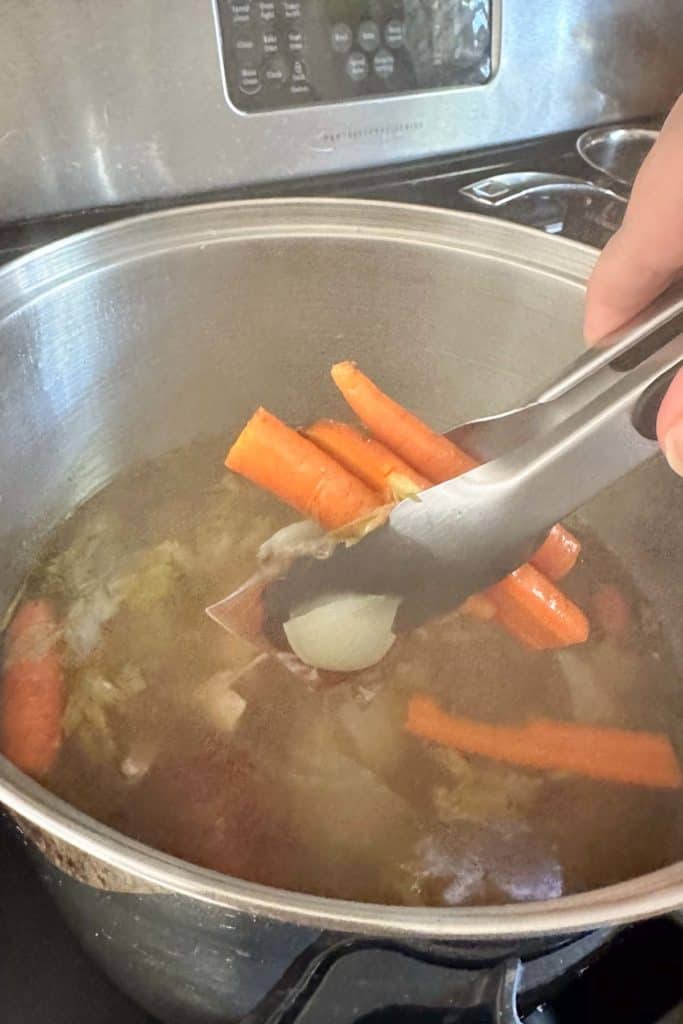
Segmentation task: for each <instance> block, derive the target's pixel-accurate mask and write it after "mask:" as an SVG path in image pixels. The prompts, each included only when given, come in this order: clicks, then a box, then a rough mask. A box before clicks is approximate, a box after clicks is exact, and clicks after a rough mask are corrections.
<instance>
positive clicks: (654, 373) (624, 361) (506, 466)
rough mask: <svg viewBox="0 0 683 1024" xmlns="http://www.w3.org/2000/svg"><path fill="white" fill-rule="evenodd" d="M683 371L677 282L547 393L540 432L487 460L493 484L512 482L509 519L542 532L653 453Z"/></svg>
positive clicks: (682, 308) (682, 300)
mask: <svg viewBox="0 0 683 1024" xmlns="http://www.w3.org/2000/svg"><path fill="white" fill-rule="evenodd" d="M682 366H683V285H678V286H676V287H675V288H673V289H671V290H670V291H669V292H668V293H667V294H666V295H665V296H662V298H661V299H658V300H657V302H656V303H655V304H654V305H653V306H651V307H650V308H649V309H648V310H646V311H645V312H644V313H643V314H641V315H640V316H639V317H638V318H637V319H636V320H634V321H632V322H631V323H630V324H629V325H628V326H627V327H626V328H624V329H623V330H621V331H619V332H616V333H615V335H613V336H612V338H611V339H610V344H609V345H608V346H605V347H604V348H602V349H600V350H599V351H598V352H597V353H595V352H591V353H588V355H587V356H586V357H582V358H581V359H580V360H578V361H577V363H575V364H574V365H573V366H572V367H571V369H570V371H569V373H567V374H565V375H563V377H562V378H560V379H558V381H557V382H556V383H555V384H553V385H552V386H551V387H550V388H549V389H548V390H547V391H546V392H544V393H543V395H542V396H541V397H540V399H539V410H538V419H537V422H536V424H535V427H536V433H535V435H534V436H533V437H532V438H531V439H530V440H529V441H527V442H526V443H524V444H522V445H520V446H519V447H518V448H516V449H515V450H514V451H512V452H510V453H509V454H508V455H506V456H504V457H502V458H500V459H497V460H495V461H493V462H491V463H489V467H490V473H491V476H492V479H493V478H495V477H496V476H498V479H499V480H500V479H501V474H502V477H504V478H505V480H506V481H507V482H509V487H508V488H506V490H507V492H508V493H507V500H508V501H509V502H510V503H511V504H510V505H509V506H508V511H509V513H510V515H511V516H512V515H515V514H520V515H524V516H526V517H527V519H528V521H529V522H533V521H534V517H535V516H536V517H537V518H538V520H539V522H538V526H539V530H540V529H543V527H544V526H545V524H546V523H547V522H552V521H555V520H556V519H560V518H561V517H562V516H564V515H567V514H568V513H569V512H571V511H572V510H573V509H576V508H578V507H580V506H581V505H582V504H584V503H585V502H587V501H589V500H590V499H591V498H592V497H593V496H594V495H595V494H597V493H598V492H599V491H601V490H603V489H604V488H605V487H607V486H609V485H610V484H612V483H614V482H615V481H616V480H618V479H619V478H620V477H622V476H624V475H626V473H628V472H630V471H631V470H632V469H635V468H636V467H637V466H638V465H640V464H641V463H642V462H644V461H645V460H647V459H649V458H650V457H651V456H652V455H654V454H655V453H656V451H657V442H656V434H655V423H656V417H657V412H658V410H659V406H660V404H661V401H662V399H663V397H664V394H665V393H666V390H667V388H668V386H669V384H670V383H671V381H672V379H673V377H674V376H675V374H676V372H677V371H678V370H679V369H680V368H681V367H682ZM486 468H488V467H485V469H486ZM568 482H569V483H568ZM568 489H569V491H570V493H571V506H572V507H571V508H569V507H568V504H567V492H568ZM535 499H538V502H539V503H541V505H542V507H540V508H539V509H538V511H535V510H534V505H535Z"/></svg>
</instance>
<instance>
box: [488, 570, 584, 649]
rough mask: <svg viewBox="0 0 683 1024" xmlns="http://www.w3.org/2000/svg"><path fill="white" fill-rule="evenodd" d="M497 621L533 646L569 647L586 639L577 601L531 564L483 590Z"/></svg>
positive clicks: (543, 647)
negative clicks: (493, 608)
mask: <svg viewBox="0 0 683 1024" xmlns="http://www.w3.org/2000/svg"><path fill="white" fill-rule="evenodd" d="M486 596H487V597H489V598H490V599H491V600H492V601H493V603H494V604H495V606H496V610H497V612H498V621H499V622H500V623H501V624H502V625H503V626H505V628H506V629H507V630H509V632H510V633H512V634H513V636H516V637H517V638H518V639H520V640H521V641H522V642H523V643H525V644H526V645H527V647H531V648H533V649H534V650H538V651H542V650H549V649H552V648H554V647H569V646H570V645H571V644H582V643H584V641H586V640H587V639H588V634H589V632H590V626H589V623H588V619H587V618H586V616H585V615H584V614H583V612H582V611H581V609H580V608H579V607H578V605H576V604H574V602H573V601H570V599H569V598H568V597H567V596H566V595H565V594H563V593H562V591H561V590H559V589H558V588H557V587H556V586H555V584H554V583H551V581H550V580H549V579H547V577H545V576H544V575H543V573H540V572H539V571H538V569H536V568H535V567H534V566H533V565H521V566H520V567H519V569H516V570H515V572H513V573H511V574H510V575H509V576H506V577H505V579H503V580H501V581H500V583H496V584H494V586H492V587H489V589H488V590H487V591H486Z"/></svg>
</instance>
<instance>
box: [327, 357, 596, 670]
mask: <svg viewBox="0 0 683 1024" xmlns="http://www.w3.org/2000/svg"><path fill="white" fill-rule="evenodd" d="M332 379H333V380H334V382H335V384H336V385H337V387H338V388H339V390H340V391H341V393H342V395H343V396H344V398H345V399H346V401H347V402H348V403H349V405H350V406H351V408H352V409H353V411H354V412H355V413H356V415H357V416H358V417H359V418H360V419H361V420H362V421H363V423H364V424H365V426H366V427H367V428H368V429H369V430H370V432H371V433H372V434H374V435H375V437H378V438H379V439H380V441H382V442H383V443H384V444H386V445H388V446H389V447H390V448H392V449H393V450H395V451H397V452H398V453H399V454H400V456H401V457H402V458H403V459H405V461H406V462H408V463H409V464H411V465H413V466H415V468H416V469H417V470H418V471H419V472H420V473H422V474H424V475H425V476H426V477H427V478H428V479H430V480H431V481H432V482H433V483H440V482H441V481H442V480H446V479H450V478H451V477H454V476H458V475H459V474H461V473H465V472H467V471H468V470H469V469H473V468H474V467H475V466H476V465H478V463H477V462H476V461H475V460H474V459H473V458H471V457H470V456H469V455H467V454H466V453H465V452H463V451H462V450H461V449H460V448H458V447H457V446H456V445H454V444H453V443H452V442H451V441H449V440H448V438H445V437H443V436H442V435H441V434H435V433H434V431H432V430H431V429H430V428H429V427H427V426H426V424H424V423H422V421H421V420H419V419H418V418H417V417H416V416H414V415H413V414H412V413H410V412H408V411H407V410H406V409H403V407H402V406H400V405H399V404H398V403H397V402H395V401H394V400H393V399H392V398H389V396H388V395H385V394H384V392H383V391H381V390H380V389H379V388H378V387H377V386H376V385H375V384H374V383H373V382H372V381H371V380H370V379H369V378H368V377H366V376H365V374H364V373H362V372H361V370H359V369H358V367H357V366H356V364H355V363H351V362H345V363H337V364H336V366H333V367H332ZM580 550H581V545H580V543H579V541H578V540H577V538H576V537H574V536H573V535H572V534H570V533H569V532H568V531H566V530H565V529H564V527H562V526H556V527H554V528H553V530H552V531H551V533H550V535H549V536H548V538H547V539H546V541H545V543H544V544H543V545H542V546H541V548H539V550H538V551H537V552H536V555H535V556H534V558H533V559H532V563H533V565H537V559H539V560H540V563H541V565H542V566H544V567H545V568H548V569H550V575H551V576H552V577H553V578H554V579H560V578H561V577H562V576H564V575H565V574H566V573H567V572H568V571H569V569H570V568H571V567H572V566H573V564H574V563H575V562H576V559H577V558H578V555H579V551H580ZM539 568H540V567H539ZM531 569H532V566H529V565H527V566H523V567H522V569H521V570H519V571H518V572H517V573H516V574H514V575H513V576H510V577H508V578H507V580H504V581H502V582H501V583H500V584H497V587H498V588H499V589H496V588H492V589H491V590H489V591H488V592H487V594H488V596H490V597H491V598H492V599H494V598H495V604H496V607H497V609H498V617H499V619H500V621H501V622H502V624H503V625H504V626H505V628H506V629H507V630H508V631H509V632H510V633H512V635H513V636H516V637H518V639H520V640H521V641H522V642H523V643H525V644H527V646H529V647H533V648H535V649H537V650H543V649H547V648H552V647H564V646H567V645H569V644H575V643H582V642H583V641H584V640H586V639H587V638H588V632H589V627H588V621H587V619H586V617H585V616H584V614H583V612H582V611H581V610H580V609H579V608H578V607H577V606H576V605H575V604H574V603H573V602H571V601H570V600H569V598H567V597H565V596H564V595H563V594H562V593H561V592H560V591H559V590H558V589H557V588H556V587H554V586H553V585H552V583H551V582H550V580H548V579H546V578H544V577H543V576H541V575H540V574H539V573H538V572H532V571H531ZM527 570H529V571H527ZM465 611H468V609H467V608H465ZM472 611H473V612H474V614H476V613H477V611H482V612H483V606H481V607H477V608H475V609H472Z"/></svg>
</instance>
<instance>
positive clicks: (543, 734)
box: [405, 695, 683, 789]
mask: <svg viewBox="0 0 683 1024" xmlns="http://www.w3.org/2000/svg"><path fill="white" fill-rule="evenodd" d="M405 727H406V729H407V730H408V732H410V733H412V734H413V735H414V736H419V737H421V738H422V739H425V740H429V741H431V742H432V743H438V744H440V745H442V746H445V747H452V748H453V749H454V750H458V751H461V752H462V753H465V754H476V755H479V756H481V757H488V758H492V759H493V760H496V761H504V762H507V763H508V764H515V765H523V766H525V767H527V768H537V769H541V770H545V771H559V772H570V773H572V774H574V775H583V776H586V777H588V778H592V779H602V780H605V781H610V782H622V783H630V784H632V785H636V786H652V787H658V788H661V789H680V788H681V787H682V786H683V774H682V773H681V768H680V765H679V763H678V758H677V757H676V753H675V751H674V749H673V747H672V745H671V742H670V740H669V738H668V737H667V736H665V735H663V734H662V733H652V732H641V731H632V730H628V729H612V728H603V727H598V726H592V725H580V724H578V723H576V722H555V721H552V720H550V719H545V718H534V719H531V720H530V721H529V722H527V723H526V724H525V725H521V726H511V725H492V724H490V723H488V722H479V721H477V720H476V719H471V718H460V717H457V716H455V715H449V714H448V713H447V712H445V711H444V710H443V709H442V708H440V707H439V705H438V704H437V703H436V702H435V701H434V700H432V698H431V697H427V696H424V695H416V696H414V697H412V698H411V700H410V702H409V704H408V714H407V718H406V723H405Z"/></svg>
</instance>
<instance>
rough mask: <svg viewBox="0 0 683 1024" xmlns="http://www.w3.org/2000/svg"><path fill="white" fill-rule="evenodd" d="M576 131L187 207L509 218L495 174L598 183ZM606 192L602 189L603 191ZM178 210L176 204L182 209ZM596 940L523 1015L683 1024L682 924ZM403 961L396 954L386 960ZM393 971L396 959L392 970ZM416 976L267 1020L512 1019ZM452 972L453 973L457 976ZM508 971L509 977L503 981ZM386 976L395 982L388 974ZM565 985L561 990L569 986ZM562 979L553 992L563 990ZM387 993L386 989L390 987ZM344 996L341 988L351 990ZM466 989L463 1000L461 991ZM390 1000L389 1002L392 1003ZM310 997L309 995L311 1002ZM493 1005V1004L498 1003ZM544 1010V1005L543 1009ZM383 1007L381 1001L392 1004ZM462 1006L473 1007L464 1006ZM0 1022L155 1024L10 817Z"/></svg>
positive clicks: (529, 216)
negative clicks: (80, 930) (423, 208)
mask: <svg viewBox="0 0 683 1024" xmlns="http://www.w3.org/2000/svg"><path fill="white" fill-rule="evenodd" d="M576 138H577V134H576V133H570V134H566V135H561V136H554V137H552V138H547V139H544V140H540V141H535V142H532V143H526V144H521V145H515V146H507V147H503V148H500V149H496V150H486V151H478V152H475V153H469V154H465V155H461V156H459V157H453V158H451V159H440V160H438V161H427V162H421V163H416V164H412V165H406V166H403V167H400V168H396V167H391V168H388V169H375V170H372V171H368V172H366V173H356V174H353V175H339V176H335V177H326V178H323V179H307V180H305V181H291V182H289V183H286V184H285V185H282V184H280V185H278V186H277V188H275V187H273V188H268V187H259V188H258V189H255V188H254V189H240V190H235V191H231V192H229V193H221V194H220V195H215V194H213V195H206V196H192V197H188V198H187V200H186V201H187V202H188V203H190V202H198V201H205V200H216V199H246V198H259V197H266V196H275V195H277V196H296V195H326V196H349V197H356V198H369V199H378V200H388V201H394V202H407V203H419V204H426V205H431V206H440V207H445V208H448V209H459V210H471V211H473V212H484V213H487V214H488V215H498V216H500V212H499V211H497V210H496V209H495V208H489V209H486V208H480V207H479V206H478V205H477V204H476V203H473V202H472V201H471V200H469V199H468V198H467V196H466V195H464V194H463V193H462V191H461V190H462V189H463V188H464V187H465V186H467V185H471V184H473V183H475V182H478V181H481V180H482V179H486V178H489V177H490V176H492V175H498V174H501V173H509V172H521V171H534V172H539V173H542V174H545V175H547V174H553V175H563V176H571V177H580V178H585V177H586V176H587V175H586V165H585V164H584V163H583V162H582V161H581V159H580V157H579V156H578V155H577V153H576V148H575V144H576ZM598 184H599V182H598ZM163 205H164V204H162V203H160V202H156V203H155V202H148V203H145V204H144V205H137V206H130V207H118V208H115V209H111V208H110V209H101V210H87V211H82V212H80V213H77V214H70V215H68V216H62V217H54V218H49V219H46V220H42V221H31V222H25V223H22V224H14V225H8V226H5V227H4V228H3V227H2V226H0V263H2V262H7V261H8V260H10V259H12V258H14V257H16V256H19V255H22V254H24V253H26V252H29V251H30V250H31V249H33V248H35V247H36V246H39V245H43V244H46V243H48V242H52V241H55V240H57V239H59V238H62V237H65V236H66V235H69V234H72V233H73V232H75V231H79V230H83V229H86V228H90V227H96V226H99V225H101V224H105V223H108V222H111V221H113V220H116V219H119V218H121V217H124V216H131V215H133V214H136V213H142V212H150V211H152V210H156V209H161V208H163ZM176 205H177V204H176ZM504 213H505V216H506V218H509V219H511V220H515V221H517V222H518V223H522V224H527V225H529V226H532V227H535V228H538V229H539V230H543V231H547V232H551V233H555V234H560V235H563V236H564V237H569V238H574V239H576V240H578V241H582V242H585V243H587V244H590V245H594V246H602V245H604V244H605V242H606V241H607V239H608V238H609V237H610V235H611V234H612V233H613V232H614V231H615V230H616V228H617V227H618V225H619V223H620V218H621V215H622V213H623V204H622V203H619V202H614V201H612V200H611V199H610V198H609V197H608V196H605V195H604V194H602V195H601V194H598V193H595V194H589V195H586V194H584V193H579V194H576V193H571V192H570V193H563V192H557V191H555V190H553V189H550V188H549V189H547V190H544V189H543V188H541V189H540V190H536V191H535V192H534V193H532V194H530V195H526V196H523V197H521V198H519V199H516V200H514V201H513V202H510V203H508V204H506V206H505V207H504ZM608 938H609V941H605V939H606V937H605V936H599V935H597V934H596V935H594V936H586V937H583V938H581V939H580V940H577V942H576V943H570V944H569V945H568V946H565V947H563V948H562V949H561V950H559V951H557V952H555V953H553V954H551V955H550V956H548V957H543V958H539V959H538V960H537V961H533V962H531V963H530V964H529V965H527V966H525V967H524V968H522V972H521V975H520V977H519V979H518V982H519V988H518V995H519V998H518V1009H519V1012H520V1013H521V1014H526V1015H525V1016H524V1020H525V1021H527V1022H528V1024H593V1022H595V1024H598V1022H599V1024H612V1022H615V1024H616V1022H619V1024H675V1022H680V1024H683V972H681V964H682V963H683V927H681V925H680V923H679V922H678V921H677V920H674V919H673V918H665V919H658V920H653V921H648V922H645V923H642V924H638V925H634V926H632V927H630V928H627V929H625V930H624V931H622V932H621V933H619V934H618V935H616V936H615V937H611V936H610V937H608ZM375 955H379V956H383V955H384V956H386V957H391V956H394V957H395V956H396V952H395V951H394V952H391V951H384V953H382V952H380V953H379V954H378V953H375ZM387 967H388V961H387ZM405 969H406V970H408V972H409V973H410V972H413V973H414V974H415V986H416V988H415V991H416V992H420V991H423V992H424V999H423V1000H420V1004H421V1005H419V1006H418V1007H416V1006H415V1005H411V1006H401V1007H398V1006H394V1007H391V1008H390V1009H383V1010H373V1009H372V1008H371V1007H368V1008H366V1009H365V1010H364V1009H362V1007H360V1006H359V1007H358V1008H357V1010H354V1015H353V1017H348V1016H343V1015H342V1014H341V1010H340V998H339V997H340V992H343V985H344V981H343V978H344V965H343V961H340V960H336V961H335V962H334V963H331V964H328V965H327V966H326V967H325V976H324V979H323V981H322V982H321V983H320V985H319V986H318V988H317V989H316V995H315V999H313V1000H311V1002H310V1005H309V1004H308V1003H306V1004H305V1005H304V1006H303V1009H302V1006H301V1005H300V1004H299V1003H298V1002H296V1001H295V1002H294V1004H293V1005H292V1006H290V1007H289V1009H288V1010H287V1011H285V1012H284V1013H282V1012H280V1011H279V1010H277V1011H276V1012H274V1013H270V1014H269V1015H267V1017H260V1018H259V1022H257V1021H256V1020H255V1019H254V1020H253V1022H252V1018H250V1024H260V1022H261V1021H264V1022H265V1021H266V1019H267V1020H268V1021H269V1022H272V1024H276V1022H277V1024H288V1022H289V1021H292V1022H293V1021H294V1020H298V1021H300V1022H301V1024H304V1021H305V1022H306V1024H322V1022H323V1021H324V1022H325V1024H334V1022H335V1021H338V1022H339V1024H351V1021H352V1020H353V1021H354V1022H355V1024H360V1022H361V1021H362V1022H364V1024H385V1022H386V1024H413V1022H415V1024H417V1022H419V1024H456V1021H457V1022H463V1024H464V1022H468V1024H487V1022H489V1021H490V1022H491V1024H494V1021H498V1020H501V1018H500V1017H499V1016H498V1015H497V1012H496V1010H495V1007H494V1005H493V1002H491V1003H490V1005H489V1003H487V1001H486V998H484V999H483V1001H482V1002H481V1003H477V1005H476V1006H474V1005H470V1003H471V999H469V998H465V995H466V994H467V993H470V994H471V992H472V991H475V992H479V993H482V992H483V993H486V992H487V991H491V992H493V991H494V990H495V991H496V992H497V991H498V985H499V983H500V978H499V977H498V975H500V971H501V970H503V968H501V967H498V968H494V969H491V968H486V969H483V968H482V969H481V970H480V971H478V972H476V971H473V969H472V968H471V967H468V968H467V969H463V970H462V971H459V970H457V969H456V970H455V971H453V982H452V984H453V988H452V990H451V991H452V998H451V999H449V1004H450V1006H451V1008H450V1009H448V1010H443V1009H439V1008H437V1007H435V1006H433V1005H430V1000H429V981H428V980H421V979H420V970H421V967H420V964H419V962H417V961H416V962H415V963H414V964H411V965H406V966H405ZM451 970H453V969H451ZM496 972H498V974H496ZM376 974H377V977H378V978H380V979H381V978H382V977H389V978H390V977H391V970H390V969H386V970H383V969H381V968H380V970H378V971H377V972H376ZM558 979H559V980H558ZM551 982H552V984H551ZM378 984H380V986H381V981H380V983H378ZM340 986H341V988H340ZM461 991H462V993H463V1000H462V1003H459V1002H458V993H460V992H461ZM389 995H390V992H388V993H387V998H386V1000H385V1002H390V1000H389V998H388V997H389ZM306 998H308V997H306ZM491 998H492V997H491ZM541 1000H542V1002H541V1005H538V1004H539V1001H541ZM379 1002H380V1003H382V999H380V1000H379ZM459 1006H461V1007H462V1008H458V1007H459ZM0 1021H1V1022H2V1024H37V1022H41V1024H156V1022H153V1021H152V1019H151V1018H150V1017H149V1016H148V1015H147V1014H146V1013H144V1012H143V1011H142V1010H140V1009H139V1008H137V1007H136V1006H134V1005H133V1004H132V1003H131V1002H130V1001H129V1000H128V999H126V998H125V997H124V996H123V995H122V994H121V993H120V992H118V991H117V990H116V989H115V988H114V987H113V986H112V985H111V984H110V983H109V982H108V981H107V980H106V979H105V978H104V976H103V975H102V974H101V973H100V972H99V970H98V969H96V968H95V967H94V966H93V965H92V964H91V963H90V961H89V960H88V959H87V958H86V956H85V954H84V953H83V952H82V951H81V949H80V948H79V946H78V944H77V943H76V941H75V939H74V938H73V937H72V936H71V934H70V933H69V931H68V929H67V927H66V925H65V924H64V923H63V921H62V918H61V917H60V915H59V913H58V911H57V910H56V908H55V906H54V905H53V903H52V901H51V899H50V897H49V896H48V894H47V892H45V891H44V890H43V888H42V885H41V883H40V882H39V880H38V878H37V876H36V875H35V874H34V873H33V869H32V868H31V866H30V865H29V863H28V861H27V859H26V857H25V855H24V851H23V848H22V846H21V844H20V842H19V841H18V840H17V837H16V832H15V830H14V829H13V828H11V827H10V825H9V822H8V820H7V819H3V818H2V816H1V815H0Z"/></svg>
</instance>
